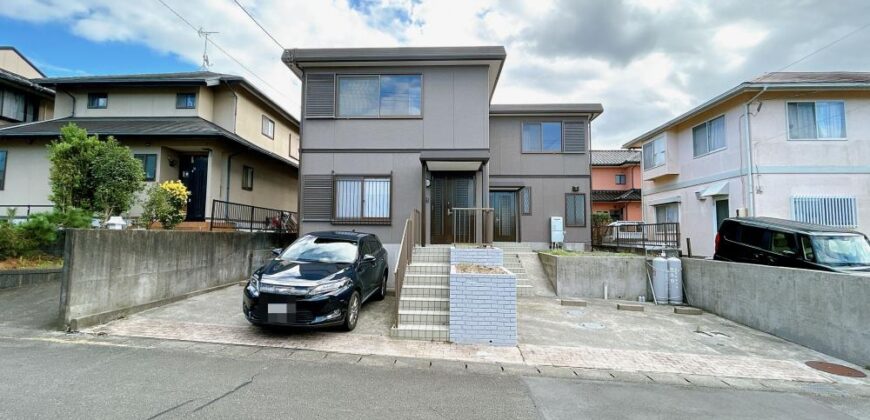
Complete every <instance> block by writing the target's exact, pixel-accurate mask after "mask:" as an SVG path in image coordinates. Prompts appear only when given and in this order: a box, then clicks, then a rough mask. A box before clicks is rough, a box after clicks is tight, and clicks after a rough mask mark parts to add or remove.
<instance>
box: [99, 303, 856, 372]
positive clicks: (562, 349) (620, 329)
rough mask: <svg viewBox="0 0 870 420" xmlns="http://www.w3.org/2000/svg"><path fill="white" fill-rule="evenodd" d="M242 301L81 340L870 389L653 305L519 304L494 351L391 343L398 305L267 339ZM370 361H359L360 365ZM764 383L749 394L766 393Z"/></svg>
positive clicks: (725, 327) (736, 330)
mask: <svg viewBox="0 0 870 420" xmlns="http://www.w3.org/2000/svg"><path fill="white" fill-rule="evenodd" d="M241 293H242V292H241V288H240V287H236V286H233V287H229V288H226V289H222V290H218V291H215V292H212V293H208V294H204V295H200V296H196V297H193V298H191V299H187V300H185V301H182V302H177V303H173V304H170V305H166V306H164V307H161V308H156V309H152V310H149V311H145V312H142V313H139V314H135V315H132V316H130V317H129V318H126V319H121V320H117V321H114V322H111V323H109V324H105V325H101V326H97V327H94V328H91V329H88V330H86V331H84V332H85V333H88V334H96V335H109V336H121V337H139V338H156V339H162V340H182V341H192V342H201V343H212V344H224V345H245V346H257V347H267V348H268V347H272V348H282V349H294V350H296V351H297V352H298V351H311V352H313V353H311V354H310V357H314V358H325V357H326V355H327V354H350V355H358V356H370V357H384V358H387V359H388V360H389V361H390V362H391V363H399V361H403V363H405V362H407V363H411V362H408V361H411V360H417V361H419V362H420V363H422V362H425V364H426V367H431V368H434V367H436V366H439V365H441V364H444V363H447V364H448V365H449V364H450V363H460V364H462V368H463V369H480V368H483V367H485V366H487V364H494V365H495V366H494V367H495V368H496V369H497V370H500V371H511V370H514V371H517V372H522V371H525V372H535V373H540V374H545V375H550V376H559V375H568V376H573V377H601V379H617V380H637V381H670V382H673V383H693V384H694V383H699V384H703V383H707V384H711V379H710V378H716V379H714V380H713V382H718V383H716V384H714V385H713V386H722V384H723V382H722V381H725V382H724V384H725V386H728V385H730V384H737V385H745V386H750V384H748V383H741V381H747V380H751V381H770V382H769V383H776V382H779V383H782V382H783V381H785V382H789V381H797V382H800V383H806V384H812V383H816V384H832V383H846V384H852V385H866V384H867V381H866V380H854V379H846V378H840V377H834V376H831V375H828V374H824V373H821V372H818V371H815V370H813V369H810V368H808V367H807V366H805V365H804V364H803V363H804V362H805V361H808V360H827V361H832V362H838V363H845V362H842V361H839V360H837V359H834V358H831V357H828V356H826V355H823V354H821V353H818V352H815V351H812V350H810V349H807V348H805V347H802V346H798V345H796V344H793V343H789V342H787V341H784V340H781V339H778V338H776V337H773V336H771V335H768V334H765V333H761V332H759V331H755V330H752V329H750V328H747V327H744V326H741V325H739V324H736V323H733V322H730V321H727V320H725V319H722V318H719V317H717V316H715V315H711V314H704V315H694V316H693V315H676V314H674V313H673V309H672V308H670V307H656V306H654V305H652V304H646V305H644V309H645V311H644V312H626V311H617V310H616V301H603V300H589V301H588V306H587V307H569V306H561V305H560V304H559V300H557V299H555V298H546V297H535V298H524V299H520V301H519V302H520V303H519V308H518V313H519V335H520V344H519V345H518V346H516V347H489V346H476V345H457V344H451V343H435V342H424V341H412V340H396V339H392V338H390V337H389V329H390V326H391V325H392V321H393V312H392V311H393V309H394V302H395V301H394V300H393V299H392V297H388V298H387V299H386V300H385V301H383V302H372V303H368V304H366V305H364V306H363V311H362V313H361V316H360V321H359V324H358V326H357V328H356V329H355V330H354V331H353V332H350V333H344V332H340V331H335V330H320V331H295V330H294V331H288V330H273V329H261V328H257V327H254V326H251V325H250V324H248V322H247V321H246V320H245V319H244V317H243V315H242V314H241ZM300 354H307V353H304V352H303V353H300ZM350 357H353V356H350ZM370 357H369V358H368V359H362V358H355V360H356V361H358V362H360V363H363V360H372V359H370ZM373 360H378V359H373ZM380 362H382V360H378V363H380ZM416 363H417V362H414V363H412V364H416ZM489 366H493V365H489ZM602 372H606V373H602ZM759 383H760V382H754V383H753V384H752V386H757V387H762V388H763V387H764V386H763V385H759ZM750 387H751V386H750Z"/></svg>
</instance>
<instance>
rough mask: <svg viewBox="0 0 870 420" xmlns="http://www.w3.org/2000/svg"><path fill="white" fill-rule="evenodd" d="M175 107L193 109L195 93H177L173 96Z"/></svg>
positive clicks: (194, 106)
mask: <svg viewBox="0 0 870 420" xmlns="http://www.w3.org/2000/svg"><path fill="white" fill-rule="evenodd" d="M175 108H176V109H194V108H196V94H195V93H179V94H178V95H176V96H175Z"/></svg>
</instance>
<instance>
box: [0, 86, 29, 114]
mask: <svg viewBox="0 0 870 420" xmlns="http://www.w3.org/2000/svg"><path fill="white" fill-rule="evenodd" d="M26 108H27V107H26V106H25V100H24V95H22V94H20V93H17V92H12V91H11V90H0V116H2V117H3V118H7V119H10V120H14V121H24V120H25V109H26Z"/></svg>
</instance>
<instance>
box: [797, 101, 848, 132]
mask: <svg viewBox="0 0 870 420" xmlns="http://www.w3.org/2000/svg"><path fill="white" fill-rule="evenodd" d="M787 106H788V138H789V140H836V139H844V138H846V104H845V103H844V102H843V101H816V102H789V103H788V105H787Z"/></svg>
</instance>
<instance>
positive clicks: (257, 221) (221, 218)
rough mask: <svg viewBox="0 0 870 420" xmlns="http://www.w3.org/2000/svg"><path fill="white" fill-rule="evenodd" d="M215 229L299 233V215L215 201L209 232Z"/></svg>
mask: <svg viewBox="0 0 870 420" xmlns="http://www.w3.org/2000/svg"><path fill="white" fill-rule="evenodd" d="M215 229H231V230H241V231H248V232H259V231H264V232H281V233H298V232H299V214H298V213H296V212H293V211H289V210H280V209H270V208H265V207H256V206H251V205H248V204H241V203H231V202H227V201H221V200H214V201H212V205H211V222H210V223H209V230H215Z"/></svg>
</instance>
